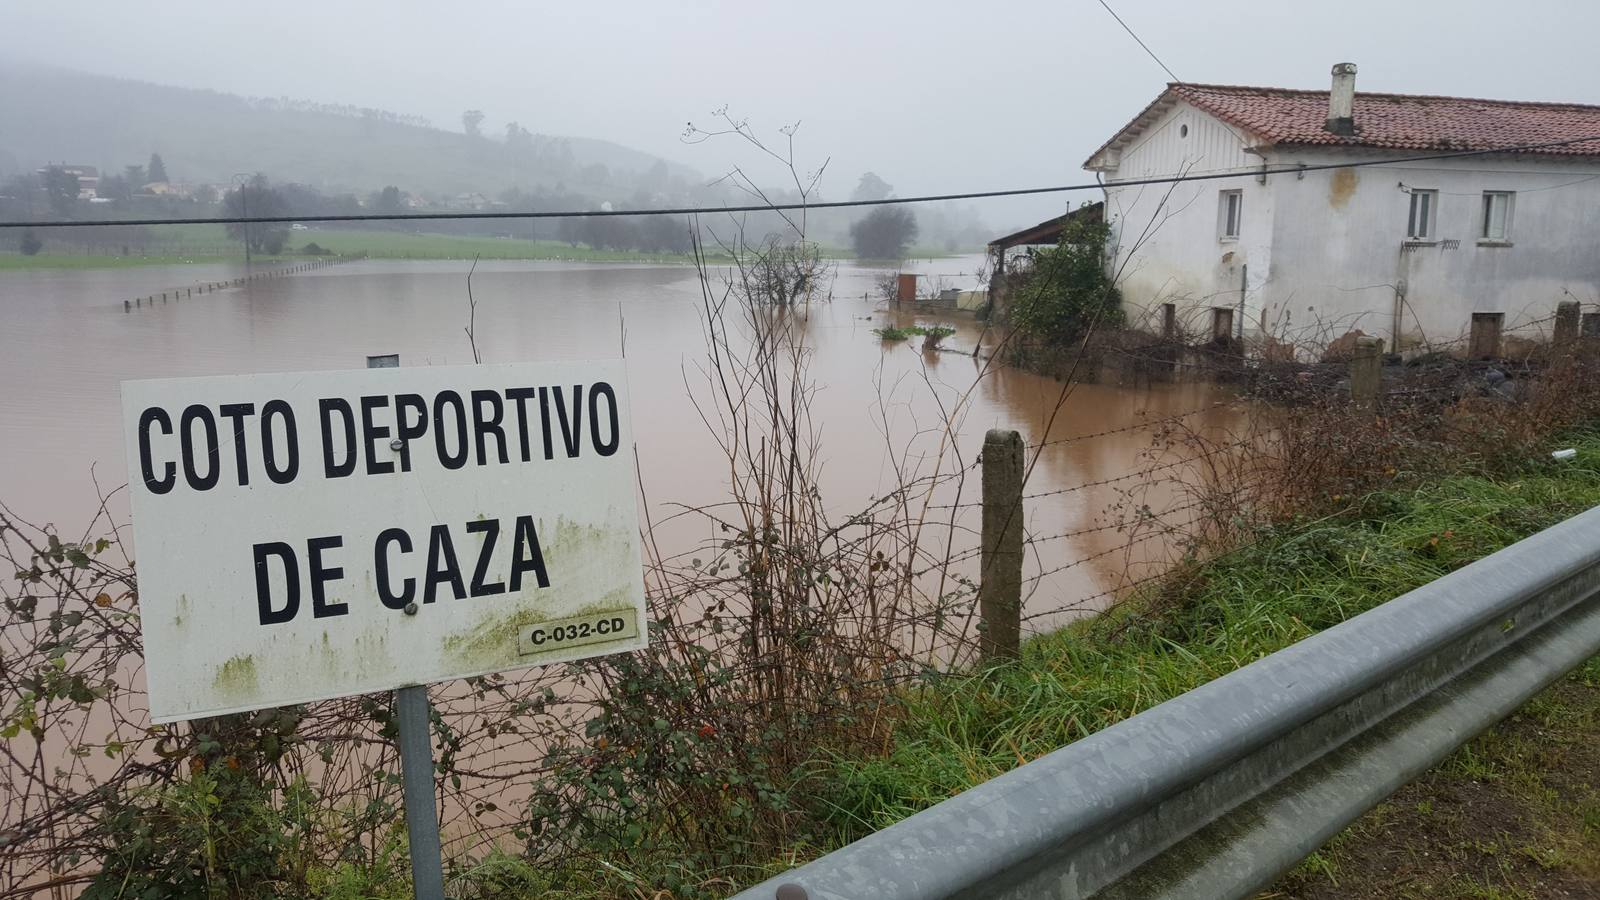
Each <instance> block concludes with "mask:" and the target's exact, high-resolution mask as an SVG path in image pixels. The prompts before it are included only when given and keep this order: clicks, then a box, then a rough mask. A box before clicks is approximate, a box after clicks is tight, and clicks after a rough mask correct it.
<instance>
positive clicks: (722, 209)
mask: <svg viewBox="0 0 1600 900" xmlns="http://www.w3.org/2000/svg"><path fill="white" fill-rule="evenodd" d="M1595 142H1600V134H1596V135H1589V136H1588V137H1580V138H1568V139H1567V140H1564V141H1548V142H1546V143H1542V144H1520V145H1517V146H1513V147H1493V148H1488V149H1484V150H1456V151H1451V152H1448V153H1428V154H1423V155H1419V156H1399V157H1394V158H1392V159H1367V160H1357V161H1355V162H1342V163H1318V164H1316V165H1301V164H1296V165H1292V166H1280V167H1278V168H1271V167H1268V166H1262V167H1261V168H1259V169H1249V170H1244V171H1232V172H1209V173H1205V174H1202V175H1167V176H1161V177H1156V178H1130V179H1127V180H1126V181H1108V182H1100V181H1089V182H1083V183H1080V184H1063V185H1056V186H1053V187H1036V188H1014V189H1011V190H1004V191H968V192H966V193H961V194H924V195H922V196H918V197H890V198H888V199H885V200H833V201H827V202H821V203H754V204H749V205H743V206H679V207H670V208H667V209H577V210H564V211H559V212H558V211H546V212H540V211H536V210H528V211H524V212H426V213H360V214H356V215H332V216H320V215H299V216H259V217H256V218H243V217H240V216H216V217H211V218H202V217H198V216H194V217H185V218H172V219H75V220H68V221H58V222H51V221H48V220H46V221H20V220H13V221H4V222H0V228H41V227H49V228H88V227H105V226H108V225H277V224H287V223H291V222H421V221H430V220H441V219H460V220H476V219H601V218H613V217H616V216H699V215H710V214H713V213H715V214H723V213H748V212H774V211H779V210H799V209H807V210H817V209H850V208H854V207H861V206H894V205H897V204H909V203H940V202H944V201H947V200H986V199H992V198H995V197H1025V196H1030V195H1035V194H1062V193H1070V192H1073V191H1102V190H1104V189H1106V188H1109V187H1140V186H1143V185H1152V184H1182V183H1184V182H1190V181H1217V180H1220V179H1223V178H1239V177H1242V176H1247V175H1248V176H1256V177H1261V176H1266V175H1297V174H1300V173H1302V172H1322V171H1327V170H1329V169H1363V168H1369V167H1372V166H1392V165H1398V164H1401V163H1414V162H1429V161H1432V160H1438V159H1460V158H1462V157H1468V156H1491V155H1494V154H1501V153H1524V152H1528V151H1532V150H1547V149H1550V148H1552V147H1566V146H1570V145H1572V144H1586V143H1595ZM1597 155H1600V154H1597Z"/></svg>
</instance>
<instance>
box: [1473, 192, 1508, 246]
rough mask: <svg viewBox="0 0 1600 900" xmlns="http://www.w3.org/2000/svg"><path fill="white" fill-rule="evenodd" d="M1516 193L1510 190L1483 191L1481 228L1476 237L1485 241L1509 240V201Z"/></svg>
mask: <svg viewBox="0 0 1600 900" xmlns="http://www.w3.org/2000/svg"><path fill="white" fill-rule="evenodd" d="M1516 196H1517V195H1516V194H1515V193H1513V192H1511V191H1484V192H1483V230H1482V231H1481V232H1479V233H1478V237H1479V238H1481V239H1482V240H1485V241H1509V240H1511V201H1512V200H1513V199H1514V198H1515V197H1516Z"/></svg>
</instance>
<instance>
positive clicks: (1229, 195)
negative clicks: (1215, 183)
mask: <svg viewBox="0 0 1600 900" xmlns="http://www.w3.org/2000/svg"><path fill="white" fill-rule="evenodd" d="M1242 218H1244V192H1243V191H1223V192H1222V194H1221V196H1220V197H1219V199H1218V203H1217V237H1219V238H1221V239H1222V240H1224V241H1236V240H1238V239H1239V221H1240V220H1241V219H1242Z"/></svg>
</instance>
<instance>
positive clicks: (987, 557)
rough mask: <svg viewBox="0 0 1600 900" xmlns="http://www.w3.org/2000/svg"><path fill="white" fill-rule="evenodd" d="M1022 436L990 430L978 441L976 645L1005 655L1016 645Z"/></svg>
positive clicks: (991, 654) (987, 655)
mask: <svg viewBox="0 0 1600 900" xmlns="http://www.w3.org/2000/svg"><path fill="white" fill-rule="evenodd" d="M1022 457H1023V448H1022V435H1020V434H1018V433H1017V432H1015V431H1009V430H1005V429H999V428H995V429H991V430H990V431H989V433H988V435H986V436H985V437H984V439H983V549H982V552H981V555H980V561H981V565H982V569H981V574H980V575H979V581H978V616H979V622H978V630H979V634H978V648H979V651H980V653H981V654H982V657H983V659H984V660H986V661H987V660H993V659H1009V658H1013V657H1015V656H1016V655H1017V653H1018V651H1019V649H1020V646H1021V643H1022V465H1023V459H1022Z"/></svg>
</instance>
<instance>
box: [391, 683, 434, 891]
mask: <svg viewBox="0 0 1600 900" xmlns="http://www.w3.org/2000/svg"><path fill="white" fill-rule="evenodd" d="M394 718H395V724H396V726H398V727H399V729H400V776H401V778H402V779H403V780H404V782H405V806H406V836H407V838H408V839H409V842H410V845H411V884H412V888H413V890H414V891H415V892H416V897H417V900H444V869H443V863H442V861H441V859H440V851H439V812H438V809H437V808H436V807H435V806H434V802H433V741H432V739H431V737H430V735H429V734H428V689H427V687H426V686H424V685H420V684H414V685H412V686H411V687H403V688H401V689H399V690H398V691H395V692H394Z"/></svg>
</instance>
